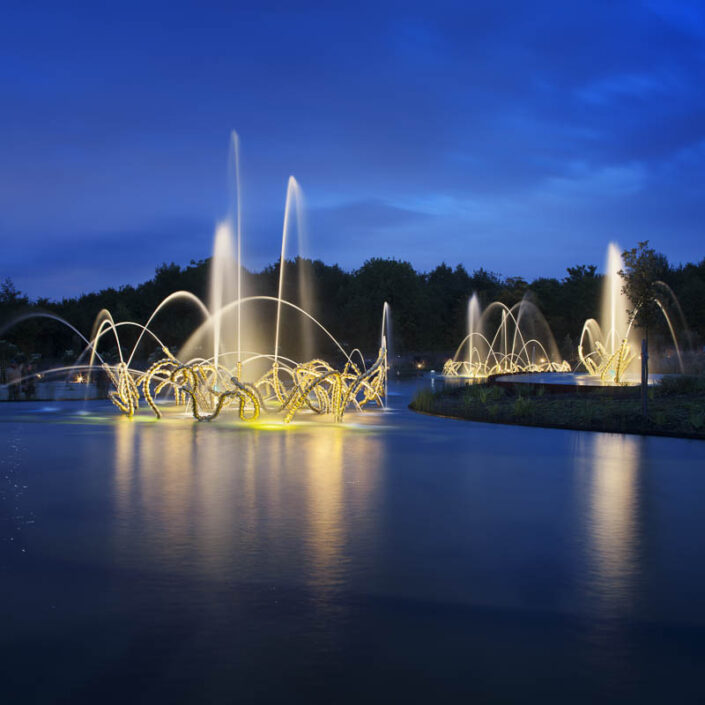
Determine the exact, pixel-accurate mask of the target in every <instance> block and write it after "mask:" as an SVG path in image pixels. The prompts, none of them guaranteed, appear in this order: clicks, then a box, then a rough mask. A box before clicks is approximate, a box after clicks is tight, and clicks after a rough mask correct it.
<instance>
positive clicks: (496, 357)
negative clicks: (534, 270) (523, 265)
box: [443, 294, 570, 379]
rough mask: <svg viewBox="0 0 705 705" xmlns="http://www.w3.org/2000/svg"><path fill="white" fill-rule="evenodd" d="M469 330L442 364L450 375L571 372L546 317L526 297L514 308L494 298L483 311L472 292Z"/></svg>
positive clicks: (472, 376)
mask: <svg viewBox="0 0 705 705" xmlns="http://www.w3.org/2000/svg"><path fill="white" fill-rule="evenodd" d="M467 330H468V334H467V335H466V336H465V338H464V339H463V340H462V342H461V343H460V345H459V346H458V348H457V350H456V351H455V355H454V356H453V358H452V359H450V360H447V361H446V363H445V365H444V366H443V374H444V375H446V376H448V377H465V378H471V379H482V378H484V377H489V376H490V375H498V374H516V373H520V372H570V365H569V364H568V363H567V362H565V361H563V360H561V358H560V355H559V354H558V348H557V347H556V343H555V340H554V338H553V333H552V332H551V329H550V327H549V325H548V323H547V322H546V319H545V318H544V316H543V314H542V313H541V311H539V309H538V307H537V306H536V305H535V304H533V303H532V302H531V301H529V300H528V299H526V297H525V298H524V299H522V300H521V301H520V302H519V303H518V304H515V305H514V306H512V307H511V308H509V307H508V306H506V305H505V304H503V303H501V302H500V301H495V302H493V303H491V304H490V305H489V306H488V307H487V308H486V309H485V310H484V311H482V310H481V308H480V303H479V300H478V298H477V295H476V294H473V295H472V297H471V298H470V301H469V302H468V316H467Z"/></svg>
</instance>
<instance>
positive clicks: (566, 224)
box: [0, 0, 705, 297]
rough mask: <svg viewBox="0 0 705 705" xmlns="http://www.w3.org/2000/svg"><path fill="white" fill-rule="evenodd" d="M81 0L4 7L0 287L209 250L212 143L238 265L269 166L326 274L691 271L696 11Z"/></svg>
mask: <svg viewBox="0 0 705 705" xmlns="http://www.w3.org/2000/svg"><path fill="white" fill-rule="evenodd" d="M102 5H103V4H102V3H95V2H91V3H85V4H82V3H78V2H74V3H70V4H69V3H49V4H46V5H44V6H43V5H42V4H41V3H26V2H20V3H10V4H9V5H7V4H6V5H5V6H4V7H5V9H4V12H3V21H2V23H0V85H1V86H2V102H1V104H0V107H1V108H2V109H1V110H0V241H1V243H2V258H1V259H0V277H5V276H9V277H11V278H12V279H13V280H14V281H15V283H16V285H17V286H18V287H19V288H21V289H22V290H24V291H27V292H28V293H30V294H31V295H32V296H49V297H61V296H64V295H73V294H78V293H80V292H82V291H90V290H94V289H96V288H100V287H102V286H107V285H119V284H123V283H137V282H139V281H142V280H144V279H146V278H149V277H150V276H151V275H152V273H153V271H154V268H155V267H156V266H157V265H158V264H160V263H161V262H163V261H172V260H173V261H176V262H178V263H179V264H186V263H188V262H189V260H191V259H200V258H203V257H207V256H208V255H209V253H210V248H211V240H212V233H213V228H214V225H215V223H216V221H217V220H219V219H220V218H222V216H223V215H224V214H225V213H226V211H227V193H228V190H227V183H226V175H227V150H228V142H229V133H230V130H231V129H233V128H235V129H237V131H238V132H239V134H240V137H241V140H242V176H243V196H244V205H243V218H244V227H245V237H246V239H247V240H246V248H245V254H246V262H245V263H246V264H247V265H248V266H250V267H255V268H259V267H261V266H263V265H264V264H267V263H270V262H272V261H274V260H275V259H276V257H277V253H278V247H279V238H280V233H281V218H282V214H283V205H284V195H285V189H286V181H287V177H288V175H289V174H294V175H295V176H296V177H297V179H298V180H299V182H300V183H301V185H302V187H303V189H304V192H305V194H306V202H307V218H308V232H309V244H308V252H307V254H309V255H310V256H314V257H319V258H321V259H323V260H324V261H326V262H328V263H335V262H337V263H339V264H340V265H342V266H343V267H346V268H353V267H356V266H359V265H360V264H362V262H363V261H364V260H365V259H367V258H368V257H372V256H382V257H397V258H404V259H409V260H410V261H411V262H412V263H413V264H414V265H415V266H416V267H417V268H419V269H428V268H431V267H433V266H435V265H436V264H438V263H439V262H441V261H446V262H447V263H449V264H453V265H455V264H457V263H463V264H464V265H465V266H466V267H467V268H468V269H470V270H472V269H475V268H477V267H480V266H482V267H485V268H488V269H491V270H493V271H497V272H500V273H502V274H504V275H518V276H524V277H527V278H532V277H534V276H537V275H549V276H562V274H563V273H564V270H565V267H567V266H570V265H573V264H581V263H594V264H598V265H601V264H602V261H603V257H604V251H605V247H606V245H607V243H608V242H609V241H610V240H613V239H615V240H617V241H618V242H620V244H622V245H623V246H632V245H633V244H634V243H635V242H636V241H637V240H642V239H649V240H650V241H651V243H652V245H653V246H654V247H656V249H658V250H660V251H663V252H664V253H666V254H667V255H668V257H669V259H670V260H671V261H673V262H682V261H694V260H698V261H699V260H701V259H702V258H703V257H705V237H704V236H705V232H704V230H705V228H704V226H703V224H704V223H705V91H704V90H703V87H704V86H705V5H704V4H703V3H702V2H700V1H699V0H698V1H692V2H690V1H689V2H666V1H663V0H658V1H657V2H614V1H610V2H599V1H596V2H589V3H582V4H580V3H566V2H563V1H561V2H559V1H558V0H552V1H551V2H540V1H537V2H531V3H527V2H524V1H523V0H522V1H521V2H503V3H498V2H482V3H477V2H468V1H465V2H459V3H446V2H433V3H429V2H424V3H416V2H414V0H409V1H408V2H402V3H379V2H377V3H369V4H366V3H364V2H361V3H358V2H356V3H329V2H326V3H323V2H321V3H305V2H297V3H282V2H256V3H236V2H230V3H223V4H222V5H218V4H213V3H209V6H208V7H199V6H198V5H197V4H195V3H194V4H192V5H186V4H179V3H173V2H172V3H139V4H130V3H112V4H105V6H102Z"/></svg>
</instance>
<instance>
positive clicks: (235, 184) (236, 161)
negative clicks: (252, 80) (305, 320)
mask: <svg viewBox="0 0 705 705" xmlns="http://www.w3.org/2000/svg"><path fill="white" fill-rule="evenodd" d="M229 163H230V179H229V182H230V190H231V193H230V199H229V205H230V209H231V210H230V214H229V220H230V223H231V227H232V224H233V223H234V229H235V244H236V252H235V256H236V266H237V271H236V276H237V287H236V288H237V291H236V296H237V300H238V301H240V300H241V299H242V272H243V266H242V200H241V190H240V137H239V136H238V134H237V132H235V130H233V131H232V132H231V133H230V161H229ZM233 208H234V209H235V213H234V214H233V212H232V209H233ZM236 316H237V377H238V379H240V378H241V376H242V306H238V307H237V313H236Z"/></svg>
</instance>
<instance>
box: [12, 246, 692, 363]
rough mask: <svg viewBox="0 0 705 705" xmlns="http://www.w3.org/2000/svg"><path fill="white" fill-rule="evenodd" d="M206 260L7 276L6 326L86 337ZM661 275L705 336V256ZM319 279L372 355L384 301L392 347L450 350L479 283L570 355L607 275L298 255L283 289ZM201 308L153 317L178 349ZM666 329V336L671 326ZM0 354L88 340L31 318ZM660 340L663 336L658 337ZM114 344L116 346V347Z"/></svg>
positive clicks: (255, 287)
mask: <svg viewBox="0 0 705 705" xmlns="http://www.w3.org/2000/svg"><path fill="white" fill-rule="evenodd" d="M209 263H210V261H209V260H202V261H198V262H196V261H192V262H191V264H190V265H188V266H186V267H180V266H178V265H176V264H163V265H162V266H160V267H158V268H157V270H156V272H155V275H154V277H153V278H152V279H150V280H149V281H147V282H144V283H143V284H140V285H139V286H123V287H120V288H119V289H115V288H108V289H103V290H102V291H99V292H96V293H90V294H83V295H82V296H79V297H76V298H69V299H63V300H62V301H51V300H48V299H37V300H30V299H29V298H28V297H27V296H25V295H24V294H22V293H21V292H19V291H17V289H16V288H15V287H14V286H13V284H12V282H11V281H10V280H5V282H4V283H3V284H2V285H0V331H2V328H1V327H2V326H4V325H5V324H7V323H8V322H9V321H11V320H13V319H14V318H16V317H17V316H19V315H21V314H23V313H27V312H37V311H43V312H47V313H51V314H55V315H57V316H60V317H62V318H64V319H66V320H67V321H69V322H70V323H71V324H72V325H74V326H75V327H76V328H77V329H78V330H79V331H80V332H81V333H82V334H83V335H85V336H86V337H89V336H90V334H91V330H92V326H93V322H94V320H95V317H96V315H97V314H98V312H99V311H100V310H101V309H104V308H105V309H108V310H109V311H110V312H111V313H112V315H113V317H114V319H115V320H116V321H122V320H132V321H136V322H139V323H145V322H146V321H147V319H148V317H149V316H150V314H151V313H152V311H153V310H154V309H155V308H156V306H157V305H158V304H159V303H160V302H161V301H162V300H163V299H164V298H165V297H166V296H168V295H169V294H170V293H172V292H174V291H176V290H180V289H184V290H186V291H190V292H192V293H194V294H196V295H197V296H198V297H200V298H201V299H202V300H204V301H207V297H208V270H209ZM663 263H664V271H663V280H664V281H665V282H666V283H667V284H668V285H669V286H670V287H671V288H672V289H673V291H674V292H675V293H676V295H677V296H678V298H679V300H680V303H681V306H682V308H683V311H684V313H685V317H686V320H687V322H688V325H689V332H688V334H687V337H688V341H687V342H689V343H690V344H693V345H699V346H700V345H702V343H703V341H704V340H705V260H703V261H702V262H700V264H687V265H685V266H678V267H671V266H669V265H668V263H667V261H666V259H665V258H663ZM300 268H304V269H305V272H304V273H305V276H306V277H307V278H308V280H309V281H311V282H312V284H313V291H314V292H315V293H314V301H315V304H314V310H313V311H312V313H313V314H314V315H315V316H316V317H317V318H318V319H319V320H320V321H321V323H322V324H323V325H325V326H326V327H327V328H329V330H330V331H331V332H332V333H333V334H334V335H335V336H336V337H337V338H338V339H339V340H340V341H341V342H342V343H343V344H344V345H347V346H348V347H353V346H358V347H360V348H362V350H363V351H364V352H365V354H367V355H374V354H376V351H377V347H378V344H379V336H380V323H381V314H382V306H383V303H384V302H385V301H388V302H389V304H390V305H391V307H392V320H393V326H394V348H395V351H396V352H399V353H411V352H415V353H418V352H423V353H430V352H438V353H450V352H452V351H453V350H454V349H455V347H456V346H457V344H458V343H459V342H460V340H461V339H462V338H463V336H464V335H465V329H466V312H467V302H468V298H469V297H470V296H471V295H472V293H473V292H477V294H478V296H479V298H480V301H481V303H482V305H483V306H485V305H487V304H488V303H490V302H491V301H494V300H499V301H502V302H504V303H505V304H507V305H509V306H511V305H513V304H515V303H517V302H518V301H520V300H521V299H522V297H524V296H525V295H526V296H529V297H530V298H531V299H532V301H533V302H534V303H535V304H536V305H537V306H538V307H539V308H540V309H541V311H542V312H543V313H544V315H545V316H546V319H547V321H548V323H549V324H550V326H551V328H552V330H553V332H554V335H555V339H556V343H557V344H558V347H559V349H560V351H561V353H562V355H563V356H564V358H565V359H567V360H569V361H571V362H573V361H574V360H575V354H576V348H577V344H578V339H579V336H580V332H581V329H582V325H583V322H584V321H585V320H586V319H587V318H590V317H598V316H599V306H600V294H601V284H602V276H601V275H600V274H598V273H597V268H596V267H595V266H594V265H580V266H575V267H569V268H568V270H567V273H566V276H564V277H563V278H562V279H556V278H549V277H540V278H538V279H535V280H534V281H532V282H527V281H525V280H524V279H522V278H521V277H507V278H502V277H501V276H499V275H498V274H494V273H492V272H488V271H486V270H484V269H482V268H480V269H477V270H475V271H474V272H473V273H472V274H470V273H469V272H468V271H466V269H465V268H464V267H463V266H462V265H458V266H456V267H455V268H452V267H450V266H448V265H446V264H441V265H439V266H437V267H436V268H435V269H433V270H432V271H430V272H427V273H421V272H417V271H416V270H415V269H414V268H413V267H412V265H411V264H410V263H408V262H404V261H399V260H389V259H370V260H368V261H367V262H365V264H363V265H362V266H361V267H360V268H359V269H356V270H354V271H352V272H346V271H344V270H343V269H341V268H340V267H339V266H337V265H333V266H330V265H326V264H324V263H323V262H321V261H319V260H316V261H311V260H304V259H300V258H297V259H296V260H293V261H291V262H289V263H287V269H286V277H285V290H284V298H287V299H289V300H291V301H292V302H294V303H302V302H301V299H300V296H299V291H298V289H299V287H298V281H299V269H300ZM278 279H279V264H278V263H277V264H274V265H271V266H269V267H266V268H265V269H264V270H262V271H261V272H249V271H248V272H246V273H245V275H244V290H245V292H246V293H247V295H269V296H276V293H277V285H278ZM260 311H261V313H260V314H259V315H260V319H259V320H261V321H262V323H261V325H262V327H263V329H264V330H266V331H269V330H271V331H272V332H273V328H274V306H270V307H268V308H267V307H264V308H262V309H260ZM201 320H202V319H201V316H200V314H199V313H198V312H197V311H196V309H195V307H193V306H189V305H186V304H183V303H179V304H176V305H174V306H171V307H167V308H166V309H165V310H164V311H163V312H161V313H160V314H159V316H158V317H157V318H156V319H155V321H154V324H153V326H152V327H153V329H154V331H155V332H156V333H157V335H159V336H160V338H161V339H162V340H163V341H164V343H165V344H166V345H168V346H169V347H171V348H173V349H175V350H176V349H178V347H179V346H180V345H181V344H182V343H183V342H184V341H185V340H186V338H187V337H188V335H189V333H190V332H192V331H193V330H194V329H195V328H196V327H197V326H198V325H199V323H200V322H201ZM299 331H300V327H299V326H298V323H297V322H296V321H295V320H294V317H293V316H291V315H287V316H286V317H284V318H283V327H282V341H283V343H282V349H288V350H291V351H293V354H294V355H295V354H296V351H297V342H298V341H297V337H298V336H299ZM663 333H664V331H662V340H664V341H665V335H663ZM135 335H136V333H134V332H131V331H130V330H129V329H127V328H125V329H122V330H121V339H122V340H123V341H124V342H123V346H124V347H126V348H127V347H129V346H130V345H131V344H132V342H133V341H134V340H135ZM0 339H2V340H1V341H0V357H8V356H13V355H17V356H31V355H35V356H38V355H41V357H42V358H43V359H45V360H49V359H51V360H53V361H55V360H61V359H64V358H65V359H66V361H67V362H68V361H69V359H70V358H71V356H72V355H74V356H75V354H76V353H77V352H78V351H80V350H81V349H82V348H83V344H82V343H81V341H80V339H79V337H78V336H77V335H75V334H74V333H72V332H71V331H70V330H69V329H67V328H66V327H64V326H62V325H60V324H58V323H56V322H53V321H51V320H47V319H30V320H27V321H24V322H22V323H20V324H18V325H16V326H12V327H11V328H10V329H7V330H5V331H4V332H0ZM655 342H656V344H658V335H657V336H656V338H655ZM111 345H112V346H113V348H115V343H114V341H113V340H110V339H108V338H106V339H105V342H104V344H103V345H102V346H101V348H102V349H105V350H106V351H107V353H106V354H108V356H109V355H110V354H111V353H110V346H111ZM154 350H155V345H153V344H151V343H149V342H147V343H146V344H145V346H144V348H141V351H140V354H141V357H142V359H144V358H146V357H147V356H148V355H149V354H150V353H154ZM116 352H117V351H116V348H115V350H113V354H115V353H116Z"/></svg>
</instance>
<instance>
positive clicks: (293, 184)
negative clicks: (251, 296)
mask: <svg viewBox="0 0 705 705" xmlns="http://www.w3.org/2000/svg"><path fill="white" fill-rule="evenodd" d="M294 225H295V226H296V236H297V245H298V252H299V261H298V265H299V267H298V269H299V278H298V279H299V280H298V285H299V299H300V304H301V307H302V308H303V309H305V310H307V311H309V312H310V311H311V309H312V307H313V293H312V290H311V284H310V282H309V280H308V277H307V276H306V272H305V265H304V262H303V258H302V257H301V254H302V250H303V249H304V240H305V225H304V202H303V192H302V190H301V187H300V186H299V183H298V182H297V181H296V179H295V178H294V177H293V176H290V177H289V180H288V182H287V187H286V201H285V204H284V223H283V226H282V246H281V254H280V257H279V286H278V291H277V298H278V301H277V317H276V328H275V333H274V361H275V363H276V362H277V359H278V358H279V355H280V353H281V350H280V342H281V302H282V300H283V298H284V287H285V281H286V276H285V272H286V256H287V252H288V243H289V238H290V236H291V231H292V229H293V227H294ZM312 337H313V336H312V329H311V326H310V325H309V321H308V320H302V321H301V340H302V343H303V354H304V357H311V356H312V354H313V339H312Z"/></svg>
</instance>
